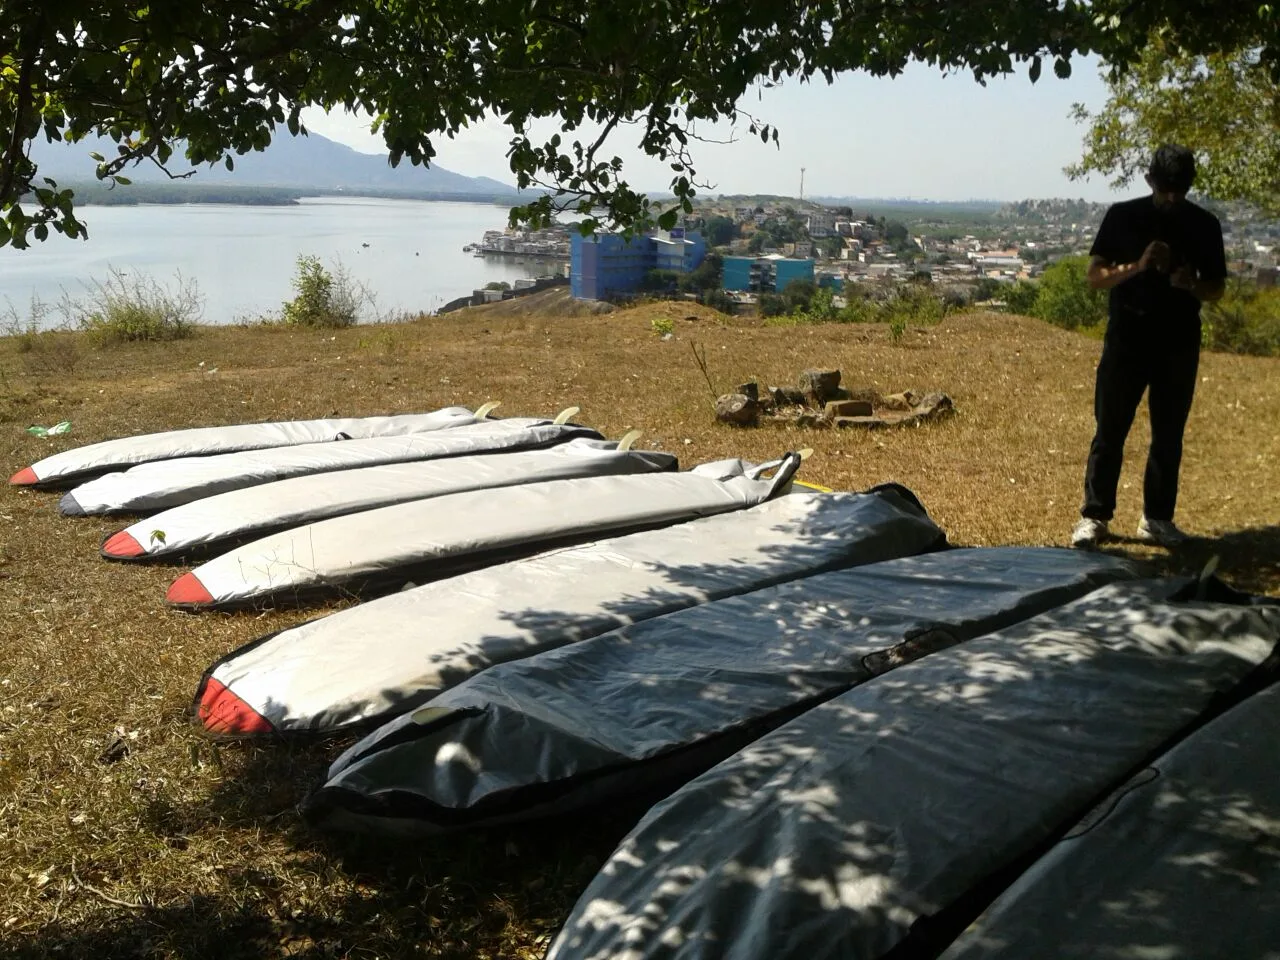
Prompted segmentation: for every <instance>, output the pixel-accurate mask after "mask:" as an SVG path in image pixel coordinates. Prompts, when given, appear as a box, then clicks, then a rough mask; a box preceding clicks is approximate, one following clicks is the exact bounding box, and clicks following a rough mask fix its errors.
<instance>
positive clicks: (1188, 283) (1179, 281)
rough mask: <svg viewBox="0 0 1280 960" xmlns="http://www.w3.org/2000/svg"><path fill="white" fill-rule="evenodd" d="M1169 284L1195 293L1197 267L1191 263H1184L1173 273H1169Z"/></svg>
mask: <svg viewBox="0 0 1280 960" xmlns="http://www.w3.org/2000/svg"><path fill="white" fill-rule="evenodd" d="M1169 284H1170V285H1171V286H1174V287H1177V288H1178V289H1179V290H1185V291H1187V293H1195V291H1196V268H1195V267H1193V266H1191V264H1189V263H1184V264H1183V265H1182V266H1180V267H1179V268H1178V269H1177V270H1175V271H1173V273H1171V274H1169Z"/></svg>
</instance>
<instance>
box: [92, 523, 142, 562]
mask: <svg viewBox="0 0 1280 960" xmlns="http://www.w3.org/2000/svg"><path fill="white" fill-rule="evenodd" d="M102 552H103V553H104V554H105V555H106V556H108V557H116V558H118V559H121V560H131V559H132V558H134V557H140V556H142V555H143V554H144V553H146V552H147V551H145V550H143V549H142V544H140V543H139V542H138V541H137V540H135V539H134V538H133V537H132V536H131V535H130V534H129V531H127V530H119V531H117V532H116V533H113V534H112V535H111V536H109V537H107V539H106V542H105V543H103V544H102Z"/></svg>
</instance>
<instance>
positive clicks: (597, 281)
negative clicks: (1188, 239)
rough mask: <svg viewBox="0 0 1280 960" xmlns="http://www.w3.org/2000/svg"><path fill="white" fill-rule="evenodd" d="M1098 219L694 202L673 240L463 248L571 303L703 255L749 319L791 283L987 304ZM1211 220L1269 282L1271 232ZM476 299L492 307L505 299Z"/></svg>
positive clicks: (1223, 213) (1246, 215)
mask: <svg viewBox="0 0 1280 960" xmlns="http://www.w3.org/2000/svg"><path fill="white" fill-rule="evenodd" d="M1105 211H1106V205H1105V204H1100V203H1087V202H1085V201H1083V200H1025V201H1021V202H1018V203H1006V204H995V203H988V204H981V203H974V204H927V203H915V204H911V203H903V204H899V205H894V204H892V203H891V202H886V203H884V204H879V205H877V206H872V207H869V208H866V209H859V208H855V207H853V206H850V205H847V204H839V203H833V204H821V203H815V202H812V201H803V200H796V199H792V198H779V197H721V198H718V199H715V200H710V201H703V202H701V203H700V204H699V205H698V206H696V207H695V209H694V212H693V214H691V215H687V216H685V217H683V218H682V221H681V223H680V225H679V226H678V227H676V228H674V229H672V230H669V231H653V232H650V233H649V234H647V235H646V236H643V237H636V238H632V239H631V240H630V241H627V240H625V239H624V238H623V237H621V236H619V235H611V234H598V235H594V236H590V237H582V236H581V235H580V234H579V233H578V231H577V229H576V224H572V223H566V224H563V225H558V226H556V227H554V228H552V229H547V230H539V231H512V230H507V231H499V230H491V231H488V232H487V233H486V234H485V235H484V237H483V239H482V240H481V241H480V242H479V243H477V244H474V245H472V246H471V247H470V248H469V249H470V250H471V251H472V252H474V253H475V254H476V255H477V256H507V257H521V258H531V259H541V260H546V261H548V269H547V270H546V273H547V274H554V275H557V276H561V277H567V278H568V279H569V280H570V286H571V290H572V292H573V295H574V296H575V297H578V298H581V299H591V300H606V299H627V298H629V297H633V296H635V295H637V294H641V293H645V292H653V291H654V290H655V289H657V288H658V287H660V284H655V283H654V277H655V275H658V276H661V275H662V274H664V273H665V274H677V275H679V274H684V273H688V272H691V271H692V270H694V269H696V268H697V267H698V266H699V265H700V264H701V263H702V261H703V258H704V257H705V256H706V255H707V254H709V253H714V254H716V255H718V256H719V257H720V258H721V259H720V262H721V264H722V273H721V277H722V287H723V289H724V291H725V292H726V293H727V294H728V295H729V298H730V299H731V300H733V301H734V302H735V303H736V304H738V305H741V306H742V307H743V308H745V309H747V310H750V309H751V307H752V305H753V304H754V303H755V302H756V300H757V298H758V296H759V295H760V294H761V293H766V292H780V291H781V290H782V289H784V288H785V287H786V286H787V285H789V284H790V283H793V282H796V281H809V282H812V283H813V284H815V285H816V286H818V287H830V288H832V289H834V290H835V291H837V293H839V292H843V290H844V288H845V286H846V285H849V284H868V285H874V286H876V287H885V286H889V287H892V286H894V285H896V284H901V283H908V282H911V283H922V282H924V283H932V284H934V285H936V287H937V288H938V289H940V290H950V291H952V292H954V293H956V295H959V296H965V297H967V298H968V299H975V298H982V299H990V298H998V295H999V290H1000V286H998V285H1004V284H1010V285H1011V284H1014V283H1016V282H1017V281H1033V280H1035V279H1036V278H1037V277H1038V276H1039V275H1040V273H1041V272H1042V271H1043V270H1044V268H1045V267H1046V266H1047V265H1049V264H1051V263H1053V262H1054V261H1056V260H1058V259H1060V258H1061V257H1064V256H1071V255H1081V254H1086V253H1087V252H1088V249H1089V245H1090V243H1091V242H1092V239H1093V236H1094V234H1095V233H1096V231H1097V228H1098V224H1099V223H1100V222H1101V220H1102V215H1103V214H1104V213H1105ZM1217 212H1218V214H1219V216H1220V218H1221V219H1222V221H1223V227H1224V232H1225V234H1226V238H1227V247H1228V257H1229V259H1230V260H1231V264H1232V271H1233V274H1235V275H1238V276H1250V277H1252V278H1254V279H1256V280H1257V281H1258V282H1259V284H1261V285H1269V284H1274V282H1275V277H1276V267H1277V246H1276V244H1277V242H1280V225H1277V224H1276V223H1274V222H1271V221H1267V220H1264V219H1262V218H1259V217H1256V216H1254V215H1251V214H1250V212H1249V211H1247V210H1243V209H1234V208H1233V209H1219V210H1217ZM521 286H524V287H526V288H528V287H531V286H533V284H532V282H531V281H530V282H527V283H525V284H522V285H521ZM481 293H482V292H481V291H477V294H478V295H480V294H481ZM483 295H484V296H485V298H487V299H489V300H494V299H501V298H502V297H503V296H504V292H503V291H493V290H491V291H485V292H483ZM506 295H509V294H506Z"/></svg>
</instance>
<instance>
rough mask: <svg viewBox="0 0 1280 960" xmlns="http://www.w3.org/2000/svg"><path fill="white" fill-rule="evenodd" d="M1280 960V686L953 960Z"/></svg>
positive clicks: (1145, 774)
mask: <svg viewBox="0 0 1280 960" xmlns="http://www.w3.org/2000/svg"><path fill="white" fill-rule="evenodd" d="M1038 956H1053V957H1059V958H1064V960H1069V958H1079V960H1132V958H1134V957H1161V958H1168V960H1203V958H1206V957H1232V958H1237V957H1238V958H1245V957H1248V958H1250V960H1280V686H1276V685H1273V686H1271V687H1269V688H1267V689H1266V690H1264V691H1262V692H1261V693H1258V694H1255V695H1254V696H1252V697H1250V698H1249V699H1248V700H1245V701H1244V702H1243V703H1241V704H1240V705H1239V706H1236V707H1234V708H1233V709H1231V710H1229V711H1228V712H1227V713H1225V714H1224V715H1222V716H1221V717H1218V718H1217V719H1215V720H1214V721H1213V722H1211V723H1209V724H1208V725H1207V726H1206V727H1205V728H1204V729H1203V730H1200V731H1198V732H1196V733H1194V734H1192V735H1191V736H1190V737H1188V738H1187V739H1186V740H1185V741H1184V742H1183V743H1181V744H1179V745H1178V746H1176V747H1174V748H1173V749H1172V750H1171V751H1169V752H1168V753H1166V754H1165V755H1164V756H1162V757H1160V758H1159V759H1158V760H1156V761H1155V762H1154V763H1152V764H1151V765H1150V766H1149V767H1147V768H1146V769H1144V770H1143V771H1142V772H1141V773H1139V774H1138V775H1137V776H1136V777H1134V778H1133V779H1132V780H1131V781H1130V782H1129V783H1127V784H1126V785H1125V786H1124V787H1123V788H1122V789H1121V790H1120V791H1118V792H1117V794H1116V795H1115V796H1112V797H1108V798H1107V800H1106V801H1105V802H1104V803H1103V804H1101V805H1100V806H1099V807H1098V809H1096V810H1095V811H1094V812H1093V813H1092V815H1090V816H1089V817H1087V818H1086V819H1085V820H1083V821H1081V822H1080V823H1079V824H1077V825H1076V826H1075V827H1074V828H1073V829H1072V831H1071V833H1070V834H1068V836H1067V837H1066V839H1064V840H1062V841H1060V842H1059V843H1058V844H1057V845H1056V846H1055V847H1054V848H1053V849H1052V850H1051V851H1050V852H1049V853H1047V854H1046V855H1045V856H1043V857H1041V858H1040V859H1039V860H1038V861H1037V862H1036V863H1035V865H1034V866H1032V867H1031V868H1030V869H1029V870H1027V872H1026V873H1025V874H1023V875H1022V877H1021V878H1019V880H1018V881H1017V882H1016V883H1015V884H1013V886H1011V887H1010V888H1009V889H1008V890H1007V891H1006V892H1005V893H1004V894H1003V895H1002V896H1000V897H999V899H997V900H996V902H995V903H993V904H992V905H991V907H990V908H989V909H988V910H987V911H986V912H985V913H984V914H983V915H982V916H981V917H979V918H978V920H977V921H976V922H975V923H974V924H973V925H972V926H971V927H970V928H969V929H968V930H967V931H966V932H965V933H964V934H963V935H962V936H961V937H960V938H959V939H958V940H957V941H956V942H955V943H954V944H953V945H952V947H951V949H950V950H948V951H947V952H946V953H945V954H943V960H980V958H981V960H1005V958H1007V960H1015V958H1016V960H1022V958H1023V957H1038Z"/></svg>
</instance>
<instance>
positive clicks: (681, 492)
mask: <svg viewBox="0 0 1280 960" xmlns="http://www.w3.org/2000/svg"><path fill="white" fill-rule="evenodd" d="M800 462H801V458H800V455H799V454H797V453H789V454H787V455H786V456H785V457H783V458H782V459H781V460H777V461H773V462H770V463H766V464H760V465H758V466H757V465H752V464H748V463H745V462H743V461H742V460H720V461H716V462H714V463H707V464H702V465H701V466H698V467H695V468H694V469H692V470H689V471H686V472H683V473H661V474H649V475H642V476H625V477H583V478H578V479H573V480H552V481H549V482H547V483H530V484H523V485H521V486H517V487H503V488H501V489H498V490H476V491H470V492H467V493H455V494H450V495H449V496H447V497H435V498H433V499H431V500H420V501H415V502H412V503H401V504H396V505H395V506H390V507H380V508H378V509H376V510H366V511H364V512H363V513H357V514H352V515H351V516H346V517H332V518H330V519H328V520H321V521H319V522H318V523H311V524H307V525H306V526H303V527H298V528H295V529H293V530H289V531H286V532H284V533H280V534H276V535H273V536H269V537H263V538H262V539H260V540H255V541H253V542H252V543H249V544H245V545H244V546H243V547H239V548H237V549H235V550H232V551H230V552H228V553H226V554H223V555H222V556H220V557H217V558H215V559H213V560H211V561H209V562H208V563H205V564H202V565H201V566H199V567H197V568H196V569H195V570H193V571H192V572H191V573H188V574H186V575H185V576H183V577H181V578H180V579H178V580H177V581H175V582H174V583H173V585H172V586H171V587H170V588H169V592H168V596H167V600H168V602H169V603H170V604H173V605H174V606H178V607H185V608H189V609H200V608H219V607H222V608H225V607H235V606H248V605H254V604H272V603H282V602H285V603H298V602H302V601H304V600H306V599H308V598H313V597H316V596H332V595H335V594H342V593H343V592H347V593H354V592H362V591H365V590H373V589H379V588H386V587H396V586H402V585H403V584H404V583H405V582H406V581H413V582H421V580H422V579H433V580H435V579H439V578H440V577H443V576H450V575H453V574H456V573H461V572H463V571H465V570H472V569H476V568H478V567H485V566H491V565H493V564H494V563H500V562H502V561H504V560H510V559H515V558H516V557H519V556H528V555H530V554H532V553H537V552H540V551H542V550H547V549H552V548H555V547H560V546H568V545H570V544H572V543H582V542H584V541H587V540H592V539H596V538H598V537H600V536H603V535H608V534H610V533H622V532H628V531H634V530H639V529H644V528H651V527H662V526H669V525H671V524H673V523H683V522H685V521H687V520H693V519H695V518H697V517H704V516H710V515H712V514H716V513H727V512H729V511H731V510H742V509H745V508H746V507H751V506H754V505H755V504H757V503H763V502H764V501H765V500H769V499H772V498H773V497H775V496H777V495H779V494H781V493H784V492H786V491H787V490H788V489H789V488H790V485H791V480H792V477H793V476H794V474H795V471H796V470H797V468H798V467H799V466H800Z"/></svg>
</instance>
